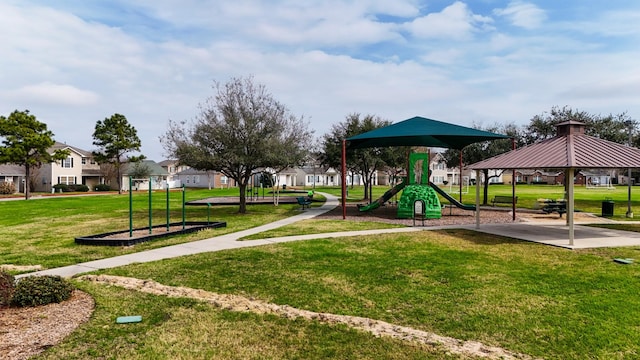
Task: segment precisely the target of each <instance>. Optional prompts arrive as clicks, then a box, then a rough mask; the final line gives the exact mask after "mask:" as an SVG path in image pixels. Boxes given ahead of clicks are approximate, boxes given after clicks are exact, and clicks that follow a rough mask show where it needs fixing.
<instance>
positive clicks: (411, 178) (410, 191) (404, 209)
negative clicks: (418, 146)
mask: <svg viewBox="0 0 640 360" xmlns="http://www.w3.org/2000/svg"><path fill="white" fill-rule="evenodd" d="M429 174H430V173H429V154H425V153H413V154H409V175H408V177H407V178H403V179H402V181H401V182H400V183H399V184H397V185H396V186H394V187H392V188H391V189H389V190H387V191H386V192H385V193H384V194H383V195H382V196H381V197H380V198H378V199H376V200H375V201H373V202H371V203H370V204H368V205H361V206H358V209H359V210H360V211H362V212H364V211H372V210H375V209H377V208H378V207H380V206H382V205H383V204H385V203H386V202H387V201H389V200H390V199H391V198H392V197H393V196H395V195H396V194H398V193H399V192H400V190H402V195H401V196H400V200H399V201H398V213H397V216H398V218H399V219H408V218H411V217H413V216H414V214H413V211H414V204H415V202H416V201H422V202H424V206H425V207H424V209H423V210H424V217H425V218H426V219H439V218H440V217H442V206H441V204H440V199H439V197H438V194H439V195H440V196H442V197H443V198H445V199H446V200H447V201H448V202H449V203H451V204H452V205H454V206H457V207H459V208H461V209H464V210H472V211H474V210H475V209H476V208H475V206H473V205H465V204H462V203H461V202H459V201H458V200H456V199H455V198H453V197H452V196H451V195H449V194H448V193H447V192H445V191H444V190H442V189H440V187H438V186H437V185H435V184H434V183H432V182H431V181H429ZM467 187H468V182H467Z"/></svg>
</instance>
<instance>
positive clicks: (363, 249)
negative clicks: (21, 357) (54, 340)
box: [44, 231, 640, 359]
mask: <svg viewBox="0 0 640 360" xmlns="http://www.w3.org/2000/svg"><path fill="white" fill-rule="evenodd" d="M639 251H640V249H636V248H624V249H600V250H594V251H568V250H563V249H558V248H554V247H547V246H542V245H538V244H532V243H525V242H519V241H515V240H509V239H504V238H496V237H493V236H489V235H482V234H476V233H473V232H467V231H447V232H435V233H431V232H429V233H419V234H411V235H406V234H405V235H384V236H376V237H357V238H345V239H333V240H311V241H305V242H298V243H288V244H279V245H272V246H264V247H256V248H250V249H243V250H229V251H222V252H217V253H207V254H200V255H195V256H189V257H183V258H177V259H172V260H166V261H161V262H154V263H148V264H137V265H131V266H126V267H122V268H118V269H112V270H109V271H107V273H109V274H114V275H122V276H130V277H136V278H141V279H147V278H152V279H154V280H156V281H158V282H161V283H163V284H167V285H177V286H186V287H191V288H198V289H205V290H208V291H213V292H218V293H224V294H238V295H244V296H247V297H251V298H256V299H261V300H264V301H269V302H272V303H276V304H287V305H289V306H293V307H296V308H302V309H308V310H313V311H318V312H327V313H335V314H346V315H357V316H363V317H369V318H373V319H379V320H384V321H387V322H390V323H393V324H397V325H404V326H410V327H413V328H416V329H421V330H425V331H432V332H435V333H437V334H440V335H446V336H451V337H455V338H459V339H465V340H466V339H472V340H478V341H482V342H483V343H485V344H489V345H493V346H501V347H504V348H506V349H509V350H511V351H516V352H519V353H524V354H528V355H531V356H535V357H541V358H546V359H585V358H590V359H625V358H636V357H638V356H640V345H639V344H640V332H638V331H637V328H638V320H637V319H638V318H640V298H638V296H637V294H638V291H639V290H640V286H639V285H638V282H637V279H638V277H639V276H640V268H638V267H637V266H636V265H631V266H629V265H619V264H615V263H614V262H613V261H611V258H612V257H631V258H633V257H637V255H638V252H639ZM80 286H81V287H82V288H84V289H86V290H87V291H89V292H90V293H92V294H94V295H95V296H96V300H97V308H96V313H95V315H94V316H93V318H92V320H91V321H90V322H89V323H88V324H86V325H85V326H83V327H82V328H81V329H80V330H79V331H77V332H75V333H74V334H73V335H72V336H71V338H69V339H68V340H66V341H65V343H64V344H63V345H61V346H56V347H54V348H53V349H51V350H50V351H49V353H48V354H47V356H46V357H44V358H48V359H67V358H88V357H91V356H96V357H103V356H107V357H109V358H116V359H130V358H133V359H150V358H154V359H155V358H157V359H170V358H171V359H173V358H182V359H186V358H192V359H209V358H211V359H213V358H216V359H292V358H293V359H325V358H340V359H352V358H353V359H405V358H409V359H411V358H415V359H418V358H420V359H444V358H448V357H447V355H446V354H445V353H444V352H443V351H442V350H439V349H434V348H429V347H425V346H421V345H417V344H413V343H411V342H401V341H397V340H391V339H387V338H374V337H372V336H369V335H367V334H364V333H360V332H358V331H354V330H351V329H348V328H346V327H344V326H330V325H320V324H317V323H314V322H312V321H302V320H298V321H290V320H283V319H280V318H278V317H275V316H273V315H257V314H238V313H230V312H227V311H224V310H220V309H217V308H214V307H212V306H210V305H206V304H199V303H196V302H194V301H192V300H188V299H167V298H164V297H158V296H151V295H145V294H140V293H137V292H135V291H128V290H126V291H125V290H120V289H117V288H106V287H101V286H96V285H91V284H85V283H81V284H80ZM125 314H138V315H141V316H143V318H144V319H145V321H143V323H140V324H133V325H129V326H116V325H115V324H114V320H115V317H116V316H119V315H125Z"/></svg>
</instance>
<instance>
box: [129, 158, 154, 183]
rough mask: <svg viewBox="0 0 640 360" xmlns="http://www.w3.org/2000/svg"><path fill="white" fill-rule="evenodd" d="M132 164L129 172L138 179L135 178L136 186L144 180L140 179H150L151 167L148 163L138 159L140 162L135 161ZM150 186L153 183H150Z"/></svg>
mask: <svg viewBox="0 0 640 360" xmlns="http://www.w3.org/2000/svg"><path fill="white" fill-rule="evenodd" d="M130 165H131V167H130V168H129V170H128V171H127V172H128V173H129V176H131V177H132V178H133V179H136V180H135V185H136V186H137V185H138V184H139V183H140V182H143V181H144V180H140V179H148V178H149V176H151V168H150V167H149V165H147V164H146V163H144V162H142V161H138V162H133V163H131V164H130ZM149 186H151V184H149Z"/></svg>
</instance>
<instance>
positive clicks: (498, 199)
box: [491, 195, 518, 206]
mask: <svg viewBox="0 0 640 360" xmlns="http://www.w3.org/2000/svg"><path fill="white" fill-rule="evenodd" d="M514 201H515V203H516V204H517V203H518V197H517V196H516V197H515V198H513V197H511V196H505V195H496V196H494V197H493V200H491V204H492V205H493V206H496V204H513V203H514Z"/></svg>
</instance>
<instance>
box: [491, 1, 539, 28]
mask: <svg viewBox="0 0 640 360" xmlns="http://www.w3.org/2000/svg"><path fill="white" fill-rule="evenodd" d="M493 12H494V14H496V15H498V16H504V17H506V18H507V19H509V21H511V23H512V24H513V25H515V26H518V27H522V28H525V29H535V28H538V27H540V25H542V23H543V22H544V21H545V19H546V17H547V16H546V13H545V12H544V10H542V9H540V8H539V7H537V6H536V5H535V4H532V3H528V2H524V1H512V2H510V3H509V5H507V7H506V8H504V9H495V10H494V11H493Z"/></svg>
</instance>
